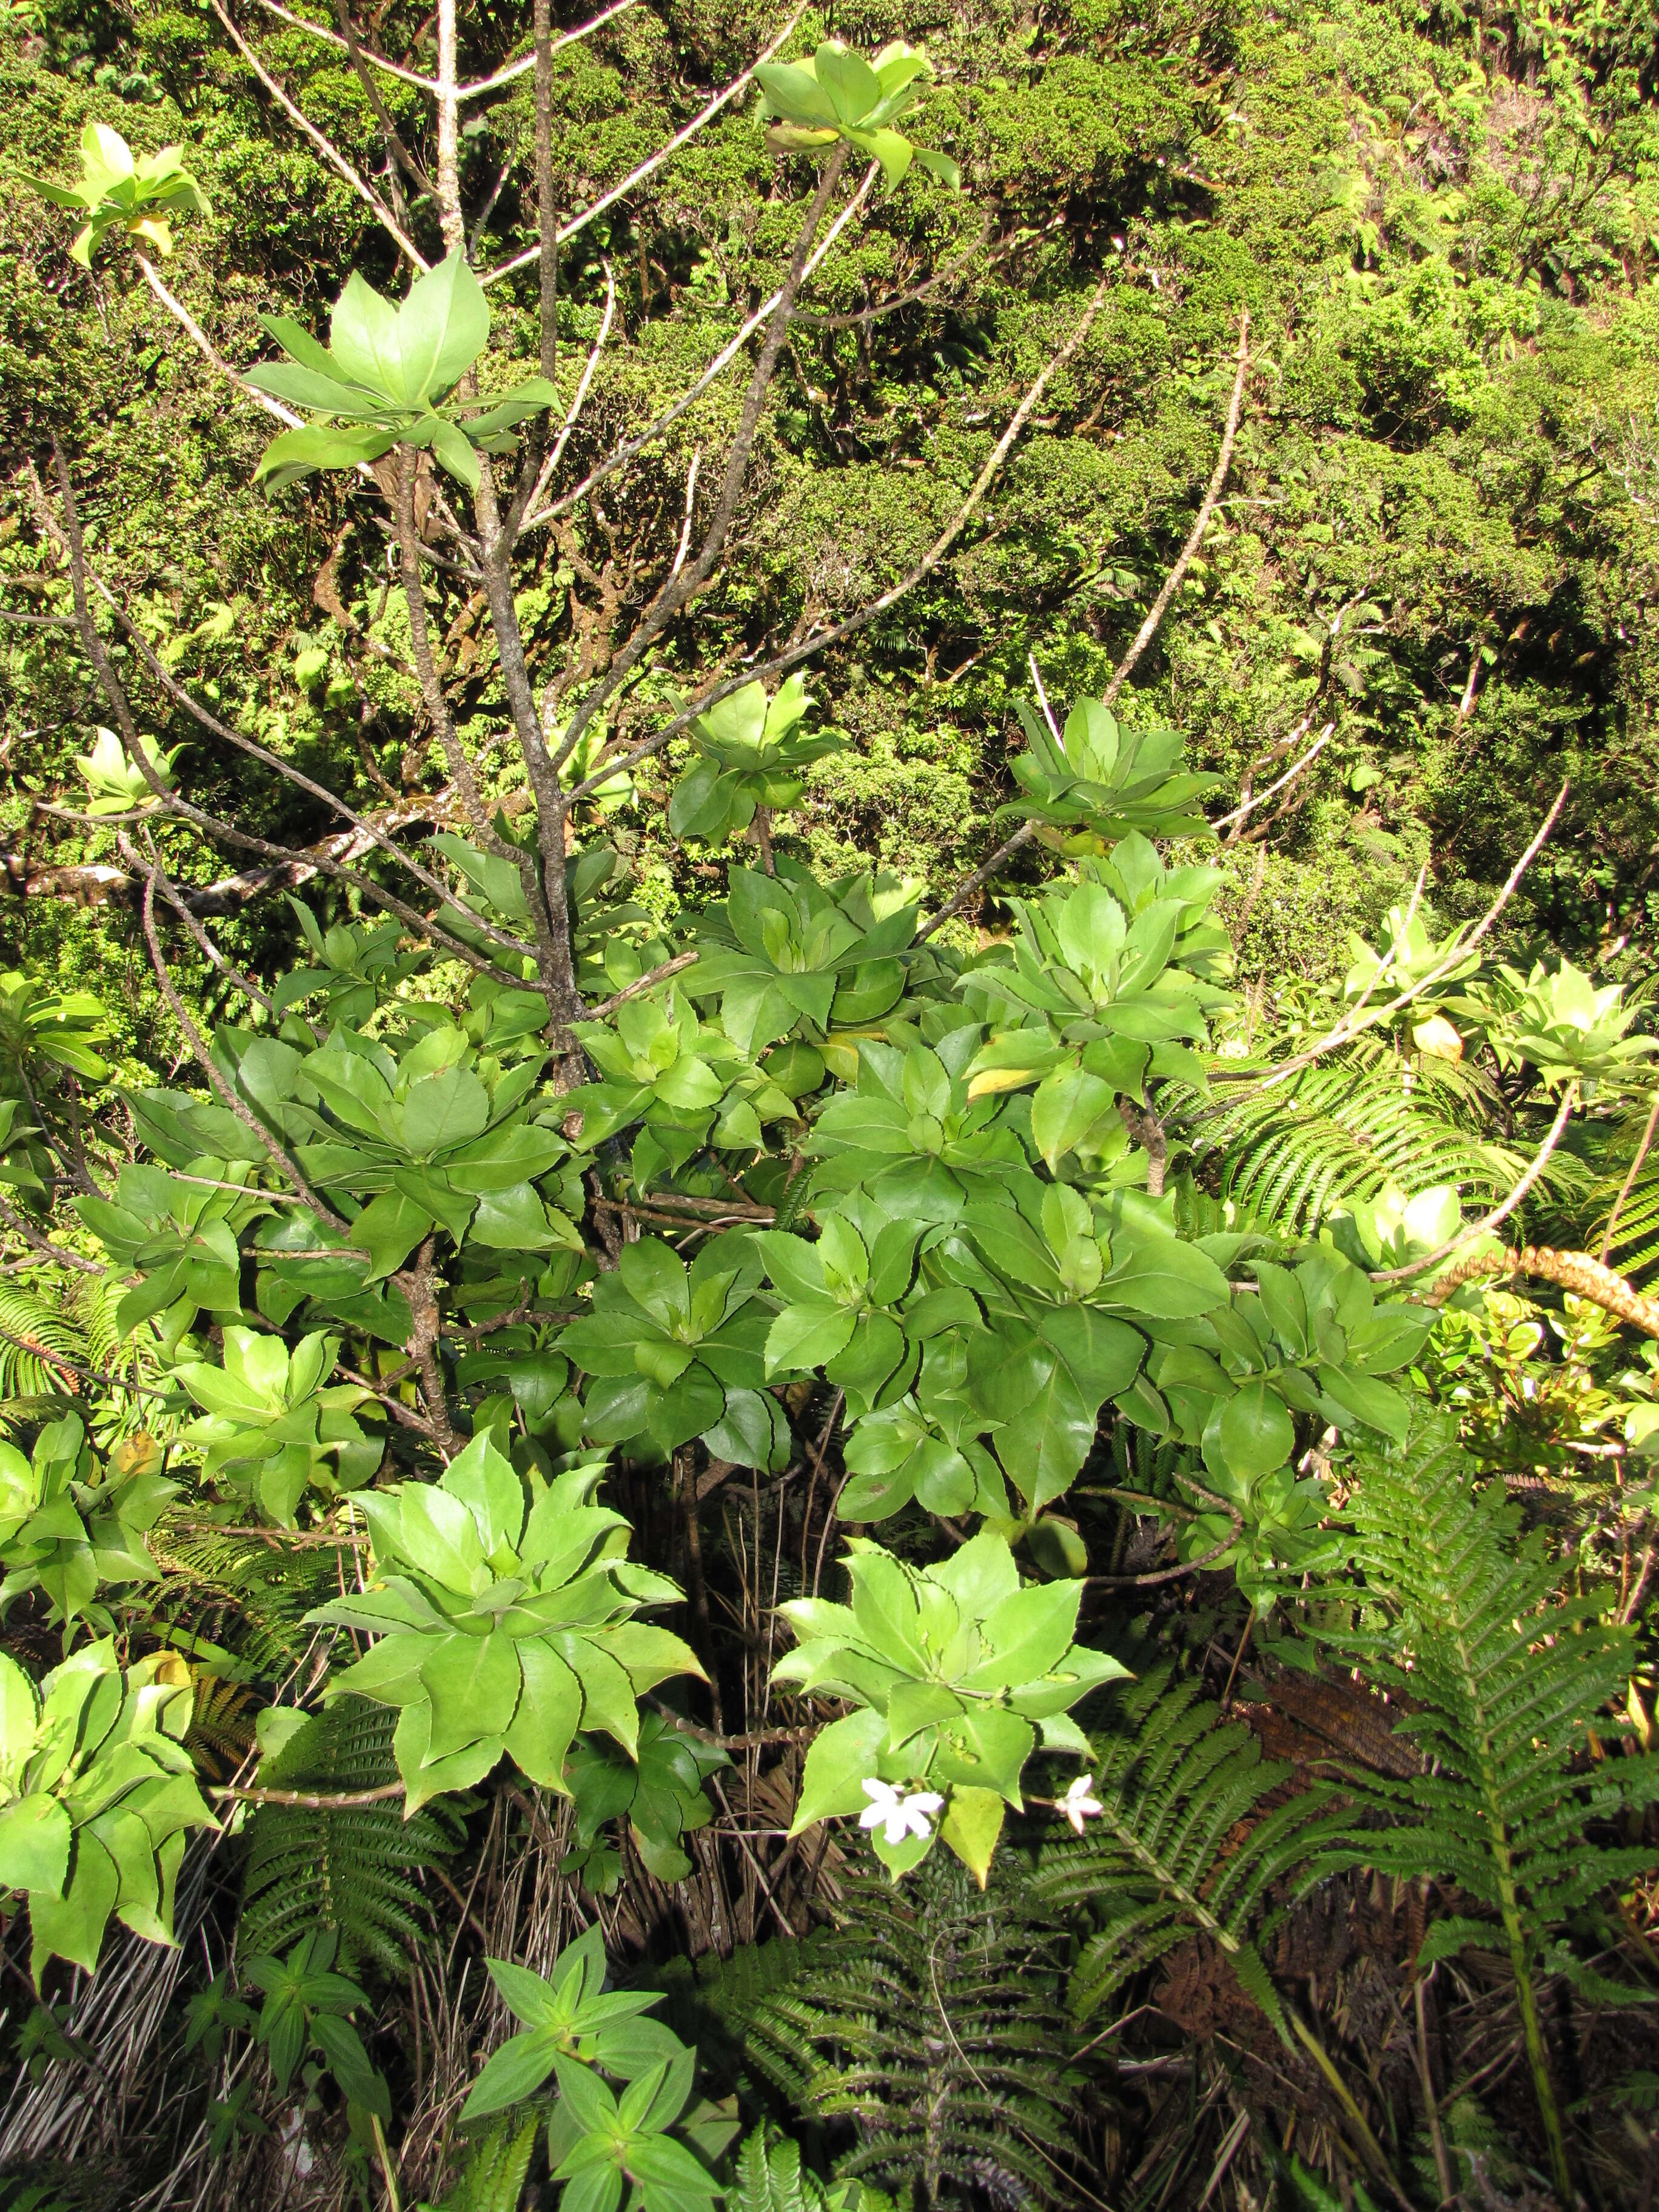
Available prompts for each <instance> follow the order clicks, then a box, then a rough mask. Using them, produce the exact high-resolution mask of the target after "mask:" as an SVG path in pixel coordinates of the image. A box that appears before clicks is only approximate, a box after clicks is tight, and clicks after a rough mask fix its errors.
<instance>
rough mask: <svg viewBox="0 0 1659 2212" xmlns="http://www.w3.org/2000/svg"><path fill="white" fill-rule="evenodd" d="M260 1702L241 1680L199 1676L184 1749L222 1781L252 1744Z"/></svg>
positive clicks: (203, 1768)
mask: <svg viewBox="0 0 1659 2212" xmlns="http://www.w3.org/2000/svg"><path fill="white" fill-rule="evenodd" d="M258 1703H259V1700H258V1698H257V1697H255V1695H254V1694H253V1692H252V1691H251V1690H249V1689H248V1688H247V1687H246V1686H245V1685H244V1684H242V1683H240V1682H226V1681H223V1680H221V1679H220V1677H219V1676H218V1675H216V1674H201V1675H198V1676H197V1681H196V1706H195V1711H193V1712H192V1713H191V1720H190V1729H189V1733H188V1734H187V1735H186V1736H185V1749H186V1750H187V1751H188V1752H189V1753H190V1754H191V1757H192V1758H193V1759H195V1761H196V1764H197V1766H198V1767H199V1768H200V1769H201V1770H202V1771H203V1772H204V1773H205V1774H207V1775H208V1776H209V1777H210V1779H212V1780H213V1781H215V1782H222V1781H223V1779H224V1778H225V1776H226V1774H227V1773H228V1772H229V1771H231V1769H233V1768H234V1767H236V1766H239V1765H240V1764H241V1762H242V1760H243V1759H246V1756H247V1754H248V1752H249V1751H250V1749H251V1748H252V1744H253V1716H254V1713H255V1711H256V1710H257V1708H258Z"/></svg>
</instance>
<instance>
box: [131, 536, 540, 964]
mask: <svg viewBox="0 0 1659 2212" xmlns="http://www.w3.org/2000/svg"><path fill="white" fill-rule="evenodd" d="M92 582H93V583H94V585H95V586H96V587H97V589H98V591H99V592H100V595H101V596H102V598H103V599H105V601H106V603H107V605H108V606H109V607H110V609H111V611H112V613H113V614H114V616H115V619H116V620H117V622H118V623H120V625H121V628H122V629H123V630H124V631H125V633H126V635H127V636H128V637H129V638H130V639H131V642H132V644H133V645H134V646H135V647H136V648H137V652H138V654H139V656H140V658H141V659H143V663H144V665H145V666H146V668H148V669H149V672H150V674H151V675H152V676H153V677H154V678H155V681H156V682H157V683H158V684H161V688H162V689H163V690H165V691H166V693H167V696H168V697H169V698H170V699H172V700H173V702H174V703H175V704H176V705H178V706H180V707H182V708H184V710H185V713H186V714H189V715H190V716H191V718H192V719H193V720H196V721H197V722H199V723H200V724H201V725H202V726H203V728H204V729H205V730H208V731H210V732H212V734H213V735H214V736H215V737H216V738H222V740H223V742H224V743H225V744H228V745H234V747H235V748H236V750H238V751H239V752H243V753H246V755H247V756H248V757H249V758H250V759H252V760H257V761H258V762H260V763H262V764H263V765H264V767H266V768H268V769H271V770H272V772H273V773H274V774H276V775H280V776H283V777H284V778H285V779H286V780H287V781H289V783H291V784H293V785H294V786H295V787H296V788H297V789H298V790H301V791H303V792H305V793H307V795H308V796H309V797H311V798H313V799H318V800H319V801H320V802H321V804H322V805H325V806H326V807H328V808H330V809H331V811H333V812H334V813H336V814H337V815H339V816H340V817H342V818H343V820H345V821H347V822H349V823H350V824H351V827H352V829H354V830H355V831H356V833H357V837H358V839H359V840H361V841H362V849H365V850H366V849H367V848H368V847H370V846H375V847H378V848H379V849H380V851H381V852H383V853H386V854H389V855H390V856H391V858H392V860H396V861H397V862H398V865H399V866H402V867H404V868H407V869H408V871H409V872H410V875H412V876H413V877H414V878H415V880H416V882H417V883H418V884H421V885H422V887H423V889H425V890H428V891H430V892H431V893H432V894H433V896H435V897H436V898H440V899H442V900H445V901H446V902H447V900H448V898H449V896H450V894H449V887H448V885H447V884H445V883H443V882H441V880H440V878H438V877H436V876H435V875H434V874H433V873H432V872H431V870H430V869H429V868H427V867H425V866H422V863H421V862H420V861H419V860H416V859H415V857H414V856H413V854H410V853H406V852H405V851H404V848H403V847H402V846H401V845H398V844H396V843H394V842H393V841H392V839H391V838H390V837H388V836H386V835H385V833H384V830H383V829H381V828H380V827H379V826H377V824H376V823H374V820H373V819H372V818H371V817H368V816H366V815H362V814H359V813H357V812H356V811H355V810H354V809H353V808H352V807H349V806H348V805H347V804H346V803H345V801H344V799H341V798H339V797H338V796H337V794H336V793H333V792H331V790H329V788H328V787H327V786H326V785H325V784H321V783H318V782H317V781H314V779H313V778H312V777H311V776H308V775H306V774H305V772H304V770H303V769H297V768H295V766H294V765H293V763H291V762H289V761H285V760H284V759H283V757H282V756H281V754H280V753H274V752H272V751H271V750H270V748H269V747H268V746H265V745H262V744H259V742H258V739H257V738H250V737H247V736H246V735H245V734H244V732H241V731H240V730H237V729H234V728H232V727H231V726H230V725H229V724H228V722H222V721H221V720H219V718H218V716H217V715H216V714H210V712H209V710H208V709H207V708H205V707H204V706H202V705H201V704H200V702H198V701H197V700H196V699H195V698H193V697H192V696H191V694H190V693H189V692H188V691H186V690H185V687H184V686H183V684H180V683H179V681H178V679H177V678H175V677H174V676H173V674H172V673H171V672H170V671H169V670H168V669H167V666H166V665H165V664H164V663H163V662H162V661H161V659H159V658H158V657H157V655H156V653H155V651H154V649H153V648H152V647H151V645H150V643H149V639H148V638H146V637H145V635H144V634H143V631H142V630H141V629H139V628H138V626H137V623H134V621H133V620H132V618H131V616H130V615H129V614H128V613H127V612H126V611H125V608H124V607H123V606H122V605H120V603H119V601H118V599H116V597H115V594H114V593H113V592H112V591H111V590H110V588H109V586H107V585H106V583H104V582H103V581H102V580H101V579H100V578H99V577H97V576H94V577H93V578H92ZM423 615H424V608H422V616H423ZM414 629H415V619H414V617H413V615H412V614H411V616H410V632H411V635H412V634H413V632H414ZM422 629H424V623H423V622H422ZM440 696H442V695H441V694H440ZM440 736H441V738H442V739H443V742H444V751H445V756H446V757H447V760H448V763H449V767H450V773H451V775H452V777H453V780H454V781H455V783H456V784H457V786H458V787H459V789H460V790H461V792H462V794H463V797H464V799H465V795H466V793H467V789H468V786H469V784H470V782H471V762H470V761H468V760H467V759H466V756H465V753H464V752H463V751H462V750H461V748H460V745H459V740H458V739H456V740H454V741H453V744H452V742H451V739H452V738H453V731H451V732H449V735H448V736H445V733H444V731H443V730H442V729H441V731H440ZM458 760H459V761H460V762H461V763H463V765H464V767H465V776H462V775H457V774H456V763H457V761H458ZM475 795H476V793H475ZM431 808H432V802H431V800H430V799H422V800H421V801H419V802H417V809H416V811H415V812H414V813H412V814H410V816H409V817H407V818H408V819H409V820H410V821H422V820H425V819H427V818H428V816H429V814H430V811H431ZM198 911H199V909H198ZM478 927H479V928H480V929H481V930H482V931H483V933H484V934H485V935H486V936H487V937H489V938H490V939H493V940H494V942H495V944H497V945H502V946H504V947H505V948H506V949H507V951H509V952H519V953H524V952H528V951H529V950H530V947H529V946H528V945H526V944H525V943H524V942H523V941H522V939H519V938H516V937H514V936H513V934H512V933H510V932H509V931H507V930H504V929H498V928H497V927H495V924H494V923H493V922H489V921H485V920H484V919H483V916H482V915H481V916H480V917H479V919H478Z"/></svg>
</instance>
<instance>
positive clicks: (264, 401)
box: [133, 253, 304, 430]
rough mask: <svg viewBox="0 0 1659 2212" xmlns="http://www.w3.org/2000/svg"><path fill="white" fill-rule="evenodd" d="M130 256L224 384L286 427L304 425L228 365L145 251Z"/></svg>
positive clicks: (279, 403) (144, 278) (151, 288)
mask: <svg viewBox="0 0 1659 2212" xmlns="http://www.w3.org/2000/svg"><path fill="white" fill-rule="evenodd" d="M133 258H134V260H136V261H137V264H138V273H139V275H140V276H142V277H143V280H144V282H145V283H146V284H148V285H149V289H150V290H151V291H152V292H153V293H154V294H155V296H156V298H157V299H158V300H159V301H161V305H162V306H163V307H165V308H166V309H167V313H168V314H170V315H171V316H172V317H173V321H174V322H175V323H177V324H178V325H179V328H180V330H182V331H184V333H185V337H187V338H189V340H190V342H191V344H192V345H193V346H194V347H195V348H196V349H197V352H198V353H199V354H200V355H201V356H202V357H203V358H204V361H206V362H208V364H209V366H210V368H215V369H216V370H217V371H218V373H219V374H220V375H221V376H222V377H223V378H224V380H225V381H226V383H227V384H229V385H232V386H234V387H235V389H236V390H237V391H238V392H240V393H241V395H242V397H243V398H244V399H251V400H252V403H253V404H254V405H255V406H256V407H261V408H263V409H264V411H265V413H266V414H267V415H269V416H270V417H271V418H272V420H273V421H275V422H280V423H282V424H283V427H284V428H287V429H289V430H297V429H300V428H302V427H303V422H304V417H303V416H299V415H295V413H294V412H293V411H292V410H290V409H289V408H287V407H284V406H283V403H282V401H281V400H280V399H272V398H270V397H269V396H268V395H267V394H266V393H264V392H256V391H255V390H254V388H253V386H252V385H251V384H250V383H249V382H248V381H247V380H246V377H244V376H240V375H238V374H237V372H236V371H235V370H234V368H232V367H231V365H230V363H229V362H228V361H226V360H225V359H224V358H223V357H222V356H221V355H220V354H219V353H218V352H216V350H215V348H214V344H213V341H212V339H211V338H210V337H209V336H208V334H207V332H206V331H204V329H203V328H202V326H201V325H200V324H199V323H198V322H197V319H196V318H195V317H194V315H192V314H191V312H190V309H189V308H188V307H185V303H184V301H182V300H178V299H175V298H174V297H173V294H172V293H171V292H169V291H168V289H167V286H166V285H165V284H164V283H162V282H161V278H160V276H157V275H156V273H155V269H154V268H153V267H152V266H151V264H150V262H149V257H148V256H147V255H145V254H143V253H136V254H135V255H134V256H133Z"/></svg>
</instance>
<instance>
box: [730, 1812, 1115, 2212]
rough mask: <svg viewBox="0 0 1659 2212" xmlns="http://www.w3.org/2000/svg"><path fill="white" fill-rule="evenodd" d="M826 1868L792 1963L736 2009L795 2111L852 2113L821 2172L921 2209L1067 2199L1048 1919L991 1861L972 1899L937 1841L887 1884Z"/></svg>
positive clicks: (1071, 2110) (1070, 2141)
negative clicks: (849, 2136)
mask: <svg viewBox="0 0 1659 2212" xmlns="http://www.w3.org/2000/svg"><path fill="white" fill-rule="evenodd" d="M843 1880H844V1881H845V1883H846V1895H845V1899H844V1902H843V1905H842V1911H841V1913H840V1915H839V1917H838V1924H837V1926H836V1929H835V1930H834V1931H833V1932H832V1933H831V1934H830V1935H829V1936H827V1937H825V1938H824V1939H823V1942H822V1943H821V1945H820V1947H819V1948H818V1950H817V1957H816V1959H815V1960H813V1961H812V1963H811V1966H810V1968H809V1970H808V1971H807V1972H805V1973H804V1974H803V1975H802V1976H801V1977H800V1978H799V1979H798V1980H797V1981H795V1982H794V1983H793V1984H791V1985H790V1986H788V1987H787V1988H786V1989H784V1990H781V1991H780V1992H777V1993H775V1994H774V1995H772V1996H769V1997H765V1998H763V1999H762V2000H761V2001H760V2002H758V2003H757V2004H756V2005H755V2006H753V2007H752V2008H750V2010H749V2011H748V2012H747V2014H746V2015H745V2016H744V2020H743V2022H742V2026H743V2030H744V2048H745V2051H746V2052H747V2055H748V2057H749V2060H750V2063H751V2064H752V2065H753V2066H754V2067H755V2068H756V2069H757V2072H759V2073H761V2074H763V2075H765V2076H767V2077H768V2078H769V2079H770V2080H771V2081H773V2082H775V2084H776V2085H777V2086H778V2087H780V2088H781V2090H782V2091H783V2093H785V2094H786V2095H787V2096H788V2097H789V2098H790V2100H791V2101H792V2102H793V2103H794V2104H796V2105H797V2106H799V2108H800V2109H801V2110H802V2111H803V2112H806V2113H808V2114H810V2115H811V2116H812V2117H814V2118H820V2119H823V2120H826V2121H833V2120H835V2119H836V2118H842V2119H846V2120H848V2121H850V2122H852V2123H853V2124H854V2128H855V2130H856V2141H855V2142H854V2145H853V2147H852V2148H850V2149H849V2150H848V2151H847V2152H846V2153H845V2154H844V2155H843V2156H842V2158H841V2159H840V2160H838V2161H837V2164H836V2172H837V2173H838V2174H841V2175H842V2176H845V2177H849V2178H856V2179H866V2178H869V2179H873V2180H875V2181H877V2182H878V2183H879V2184H880V2185H883V2186H884V2187H887V2188H891V2189H895V2190H898V2191H903V2190H904V2189H907V2188H908V2187H910V2186H912V2185H914V2186H915V2189H916V2191H917V2194H918V2197H919V2199H920V2201H921V2202H922V2203H927V2204H930V2205H931V2204H937V2203H955V2202H961V2201H964V2200H966V2201H980V2200H981V2199H982V2198H988V2199H989V2200H990V2201H991V2202H992V2203H1038V2204H1048V2203H1055V2204H1065V2203H1073V2202H1075V2201H1076V2198H1075V2195H1074V2193H1073V2191H1072V2190H1071V2176H1072V2175H1073V2172H1076V2171H1078V2170H1079V2165H1078V2161H1079V2147H1078V2144H1077V2142H1076V2139H1075V2134H1074V2120H1075V2114H1076V2109H1077V2106H1078V2102H1079V2094H1080V2091H1081V2086H1082V2084H1081V2077H1080V2076H1079V2074H1078V2073H1077V2072H1076V2070H1075V2069H1073V2066H1072V2065H1071V2063H1070V2051H1071V2039H1070V2035H1069V2033H1068V2030H1067V2027H1066V2022H1065V2019H1064V2015H1063V2014H1062V2012H1061V2008H1060V1956H1061V1952H1062V1948H1063V1936H1062V1933H1061V1931H1060V1929H1059V1927H1058V1924H1057V1923H1055V1922H1054V1920H1052V1919H1051V1918H1050V1917H1048V1914H1047V1912H1046V1911H1044V1910H1043V1909H1042V1907H1040V1906H1039V1905H1036V1904H1035V1903H1034V1901H1033V1899H1032V1898H1031V1897H1030V1894H1029V1892H1028V1890H1027V1887H1026V1885H1025V1882H1024V1879H1023V1877H1022V1876H1021V1875H1019V1874H1018V1872H1017V1871H1016V1870H1015V1868H1014V1865H1013V1864H1012V1862H1011V1861H1010V1859H1009V1858H1008V1857H1006V1855H1005V1857H1002V1858H1000V1859H999V1860H998V1861H997V1862H996V1864H995V1866H994V1869H993V1871H992V1875H991V1879H990V1882H989V1885H988V1887H987V1889H986V1890H985V1891H984V1892H983V1893H981V1891H980V1890H979V1889H978V1888H977V1887H975V1884H974V1882H973V1881H972V1879H971V1877H969V1875H967V1874H966V1872H965V1871H964V1870H963V1869H962V1868H960V1867H959V1866H958V1864H957V1862H956V1861H955V1860H954V1859H951V1858H949V1857H947V1856H946V1855H945V1853H944V1852H935V1853H934V1854H933V1857H932V1858H930V1859H929V1860H927V1862H926V1863H925V1866H924V1869H923V1870H922V1873H921V1875H920V1876H919V1877H913V1878H912V1879H911V1880H910V1881H908V1882H907V1883H906V1884H905V1885H904V1887H903V1888H902V1889H898V1890H895V1889H892V1888H890V1887H889V1886H888V1885H887V1884H886V1883H885V1882H884V1881H877V1880H875V1879H873V1878H871V1877H868V1876H865V1875H850V1876H846V1877H843Z"/></svg>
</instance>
